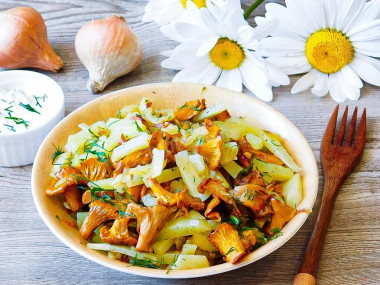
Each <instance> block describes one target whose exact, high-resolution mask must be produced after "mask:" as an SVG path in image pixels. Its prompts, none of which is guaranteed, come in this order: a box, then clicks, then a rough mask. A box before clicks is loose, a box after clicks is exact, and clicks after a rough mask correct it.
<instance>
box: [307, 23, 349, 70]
mask: <svg viewBox="0 0 380 285" xmlns="http://www.w3.org/2000/svg"><path fill="white" fill-rule="evenodd" d="M305 53H306V57H307V59H308V60H309V62H310V64H311V66H312V67H314V68H315V69H317V70H319V71H320V72H323V73H328V74H331V73H335V72H337V71H339V70H341V69H342V68H343V67H345V66H346V65H347V64H349V63H350V62H351V61H352V60H353V58H354V48H353V46H352V44H351V42H350V40H349V39H348V38H347V36H346V35H345V34H343V33H342V32H340V31H337V30H335V29H322V30H319V31H317V32H315V33H313V34H312V35H311V36H310V37H309V39H308V40H307V42H306V48H305Z"/></svg>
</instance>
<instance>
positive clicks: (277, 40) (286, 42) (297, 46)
mask: <svg viewBox="0 0 380 285" xmlns="http://www.w3.org/2000/svg"><path fill="white" fill-rule="evenodd" d="M260 44H261V45H262V47H263V48H264V50H265V49H268V50H278V51H279V52H281V53H282V54H289V53H291V52H301V51H304V50H305V43H303V42H301V41H298V40H294V39H289V38H282V37H271V38H265V39H262V40H261V41H260Z"/></svg>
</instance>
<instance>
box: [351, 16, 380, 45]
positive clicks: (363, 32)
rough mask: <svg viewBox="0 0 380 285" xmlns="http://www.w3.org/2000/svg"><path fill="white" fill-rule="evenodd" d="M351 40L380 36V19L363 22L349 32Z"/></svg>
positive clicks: (369, 39)
mask: <svg viewBox="0 0 380 285" xmlns="http://www.w3.org/2000/svg"><path fill="white" fill-rule="evenodd" d="M347 36H348V37H349V38H350V41H352V42H355V41H372V40H377V39H379V38H380V19H378V20H375V21H372V22H369V23H365V24H362V25H360V26H357V27H355V28H353V29H351V30H350V31H349V32H347Z"/></svg>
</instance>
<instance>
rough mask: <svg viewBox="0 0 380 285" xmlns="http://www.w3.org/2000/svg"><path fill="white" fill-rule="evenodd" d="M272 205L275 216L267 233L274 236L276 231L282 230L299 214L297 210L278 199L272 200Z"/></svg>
mask: <svg viewBox="0 0 380 285" xmlns="http://www.w3.org/2000/svg"><path fill="white" fill-rule="evenodd" d="M271 203H272V208H273V212H274V214H273V216H272V220H271V222H270V224H269V225H268V228H267V232H268V233H269V234H270V235H274V234H275V233H274V229H277V230H280V229H282V227H283V226H284V225H285V224H286V223H287V222H289V221H290V220H291V219H293V217H294V216H295V215H296V214H297V210H295V209H293V208H292V207H289V206H288V205H286V204H285V203H282V202H281V201H278V200H276V199H272V200H271Z"/></svg>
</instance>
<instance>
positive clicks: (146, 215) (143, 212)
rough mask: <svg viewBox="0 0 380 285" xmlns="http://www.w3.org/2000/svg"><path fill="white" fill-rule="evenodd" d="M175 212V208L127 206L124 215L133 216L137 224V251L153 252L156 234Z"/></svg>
mask: <svg viewBox="0 0 380 285" xmlns="http://www.w3.org/2000/svg"><path fill="white" fill-rule="evenodd" d="M176 210H177V207H176V206H174V207H165V206H163V205H157V206H153V207H143V206H140V205H138V204H136V203H130V204H128V207H127V210H126V214H128V215H131V216H134V217H135V218H136V219H137V223H138V228H137V230H138V232H139V238H138V240H137V245H136V249H137V250H138V251H141V252H152V251H153V244H154V242H155V241H156V238H157V235H158V233H159V232H160V230H161V229H162V227H163V226H164V224H165V223H166V222H167V221H168V220H169V218H170V217H171V215H172V214H173V213H174V212H175V211H176Z"/></svg>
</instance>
